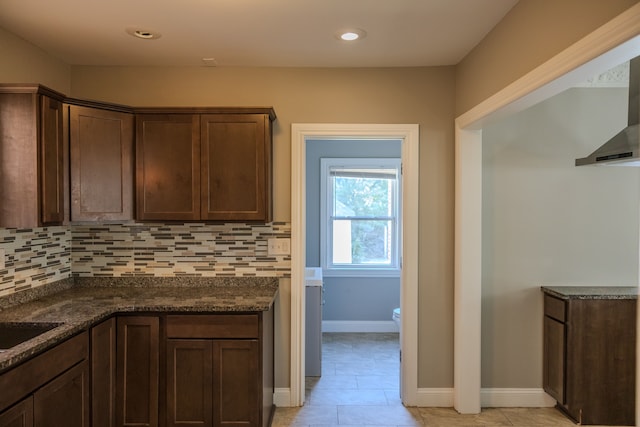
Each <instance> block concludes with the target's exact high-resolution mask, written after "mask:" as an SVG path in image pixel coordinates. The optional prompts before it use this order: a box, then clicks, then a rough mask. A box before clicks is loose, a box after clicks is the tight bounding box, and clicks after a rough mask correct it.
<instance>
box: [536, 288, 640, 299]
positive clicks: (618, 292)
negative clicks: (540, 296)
mask: <svg viewBox="0 0 640 427" xmlns="http://www.w3.org/2000/svg"><path fill="white" fill-rule="evenodd" d="M541 289H542V292H544V293H546V294H549V295H552V296H554V297H557V298H560V299H637V298H638V287H637V286H542V287H541Z"/></svg>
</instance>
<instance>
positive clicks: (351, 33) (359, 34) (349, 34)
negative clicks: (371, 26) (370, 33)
mask: <svg viewBox="0 0 640 427" xmlns="http://www.w3.org/2000/svg"><path fill="white" fill-rule="evenodd" d="M366 35H367V33H366V32H365V31H364V30H361V29H353V30H345V31H340V32H338V33H337V34H336V37H338V39H340V40H343V41H346V42H352V41H355V40H359V39H362V38H364V37H365V36H366Z"/></svg>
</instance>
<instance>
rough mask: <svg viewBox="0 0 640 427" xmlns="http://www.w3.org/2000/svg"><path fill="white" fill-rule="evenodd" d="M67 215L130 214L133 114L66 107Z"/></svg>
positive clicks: (111, 217)
mask: <svg viewBox="0 0 640 427" xmlns="http://www.w3.org/2000/svg"><path fill="white" fill-rule="evenodd" d="M69 110H70V111H69V142H70V153H71V220H72V221H99V220H111V221H113V220H130V219H132V218H133V137H134V135H133V121H134V118H133V114H128V113H122V112H117V111H109V110H100V109H98V108H89V107H80V106H76V105H71V106H69Z"/></svg>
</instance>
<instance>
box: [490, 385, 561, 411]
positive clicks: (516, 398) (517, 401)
mask: <svg viewBox="0 0 640 427" xmlns="http://www.w3.org/2000/svg"><path fill="white" fill-rule="evenodd" d="M555 405H556V401H555V399H554V398H552V397H551V396H549V395H548V394H547V393H545V391H544V390H543V389H541V388H483V389H481V390H480V406H482V407H483V408H549V407H553V406H555Z"/></svg>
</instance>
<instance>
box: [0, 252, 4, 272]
mask: <svg viewBox="0 0 640 427" xmlns="http://www.w3.org/2000/svg"><path fill="white" fill-rule="evenodd" d="M4 256H5V252H4V249H2V248H0V270H2V269H3V268H4Z"/></svg>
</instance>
